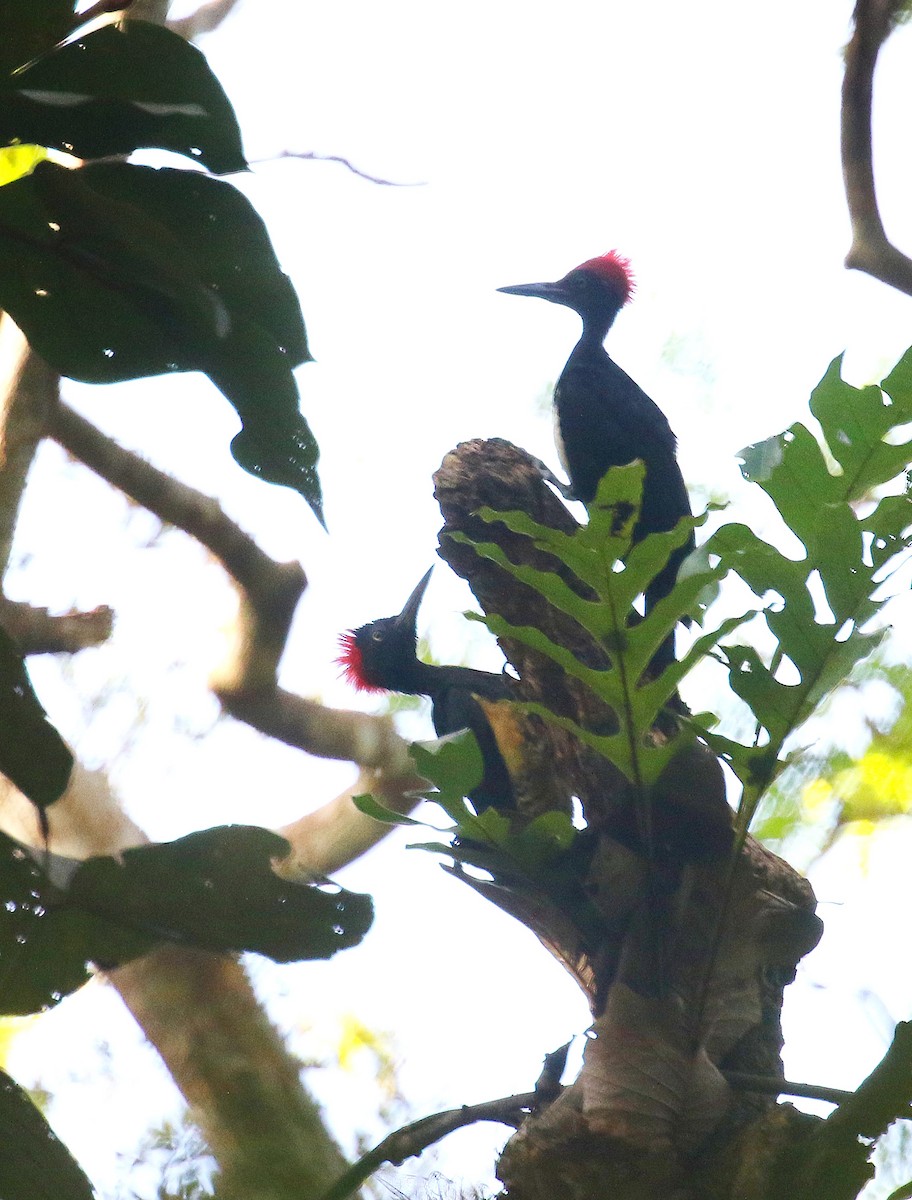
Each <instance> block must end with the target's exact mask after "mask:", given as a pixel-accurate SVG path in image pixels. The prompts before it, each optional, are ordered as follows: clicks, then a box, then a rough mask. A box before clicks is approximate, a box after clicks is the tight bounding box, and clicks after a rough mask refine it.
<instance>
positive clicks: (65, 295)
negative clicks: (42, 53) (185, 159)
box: [0, 163, 322, 521]
mask: <svg viewBox="0 0 912 1200" xmlns="http://www.w3.org/2000/svg"><path fill="white" fill-rule="evenodd" d="M0 244H2V248H3V253H4V262H5V269H4V271H3V272H2V273H0V306H2V307H3V308H5V309H7V310H8V311H9V312H10V314H11V315H12V316H13V317H14V319H15V320H16V321H17V323H18V324H19V325H20V326H21V327H22V329H23V330H24V332H25V334H26V336H27V337H28V339H29V341H30V342H31V344H32V345H33V346H34V347H35V349H36V350H37V351H38V353H39V354H41V355H42V357H44V358H45V359H47V361H48V362H50V363H51V364H52V365H53V366H54V367H56V368H57V369H58V370H59V371H60V372H61V373H62V374H64V375H69V376H71V377H72V378H74V379H79V380H82V381H84V382H87V383H110V382H115V381H120V380H126V379H136V378H138V377H140V376H145V375H156V374H161V373H162V372H167V371H192V370H198V371H204V372H205V373H206V374H207V375H208V376H209V377H210V378H211V379H212V381H213V382H214V383H215V384H216V386H217V387H218V388H220V389H221V391H222V392H223V393H224V394H225V396H226V397H227V398H228V399H229V400H230V401H231V403H232V404H233V405H234V407H235V409H236V410H237V412H238V414H239V416H240V418H241V422H242V425H243V428H242V430H241V432H240V433H239V434H238V435H237V436H236V437H235V438H234V441H233V442H232V451H233V453H234V455H235V458H236V459H237V460H238V462H239V463H240V464H241V466H243V467H244V468H245V470H247V471H250V472H251V473H252V474H254V475H257V476H258V477H260V478H262V479H264V480H266V481H268V482H271V483H279V484H282V485H284V486H287V487H292V488H294V489H295V490H296V491H299V492H300V493H301V494H302V495H303V496H304V498H305V499H306V500H307V501H308V503H309V504H310V505H311V507H312V508H313V509H314V511H315V513H316V514H317V516H318V518H319V519H320V520H321V521H322V509H321V497H320V485H319V480H318V477H317V472H316V462H317V455H318V451H317V446H316V442H315V441H314V438H313V435H312V434H311V432H310V429H309V428H308V425H307V422H306V421H305V420H304V418H303V417H302V416H301V413H300V411H299V407H298V401H299V397H298V390H297V384H296V382H295V378H294V375H293V374H292V368H293V367H295V366H297V365H298V364H300V363H302V362H306V361H308V360H309V358H310V355H309V353H308V349H307V340H306V335H305V331H304V323H303V320H302V318H301V310H300V306H299V304H298V300H297V296H296V295H295V292H294V289H293V287H292V286H291V283H290V281H289V280H288V278H287V276H286V275H284V274H283V273H282V271H281V268H280V267H279V264H278V261H277V259H276V256H275V253H274V251H273V249H272V246H271V244H270V242H269V237H268V235H267V233H266V229H265V227H264V225H263V222H262V221H261V220H260V218H259V217H258V216H257V214H256V212H255V211H254V210H253V208H252V207H251V205H250V204H249V202H248V201H247V200H246V199H245V198H244V196H242V195H241V193H240V192H238V191H237V189H236V188H233V187H232V186H231V185H230V184H227V183H223V182H221V181H220V180H216V179H212V178H211V177H209V176H207V175H202V174H199V173H197V172H189V171H175V170H171V169H163V170H153V169H152V168H150V167H135V166H130V165H128V164H124V163H105V164H101V163H99V164H95V165H94V166H88V167H85V168H82V169H81V170H78V171H67V170H65V169H63V168H62V167H58V166H55V165H53V164H51V163H42V164H40V165H39V166H38V167H37V168H36V170H35V171H34V173H33V174H32V175H30V176H28V177H27V178H25V179H20V180H17V181H16V182H14V183H11V184H8V185H7V186H6V187H4V188H0ZM182 432H183V430H179V431H177V433H176V436H181V434H182Z"/></svg>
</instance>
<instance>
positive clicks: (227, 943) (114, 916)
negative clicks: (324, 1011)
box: [0, 826, 372, 1014]
mask: <svg viewBox="0 0 912 1200" xmlns="http://www.w3.org/2000/svg"><path fill="white" fill-rule="evenodd" d="M287 851H288V843H287V842H286V841H285V839H284V838H281V837H279V836H278V835H277V834H274V833H271V832H270V831H269V830H266V829H260V828H256V827H247V826H224V827H221V828H216V829H208V830H205V831H203V832H201V833H194V834H190V835H189V836H188V837H185V838H180V839H178V840H177V841H175V842H166V843H163V844H161V845H155V846H142V847H139V848H137V849H132V850H126V851H124V852H123V854H121V855H120V856H119V857H118V858H108V857H98V858H90V859H87V860H86V861H85V862H76V861H74V860H71V859H65V858H61V857H59V856H57V855H53V854H50V855H41V856H40V862H39V861H36V859H34V858H33V857H32V856H31V855H29V854H28V853H27V852H26V851H25V850H24V848H23V847H21V846H19V845H18V844H17V843H16V842H14V841H13V840H12V839H11V838H9V837H7V836H6V835H3V834H0V888H2V895H3V896H4V897H5V904H4V905H3V906H0V1012H2V1013H6V1014H9V1013H28V1012H36V1011H38V1010H40V1009H42V1008H46V1007H47V1006H48V1005H50V1004H53V1003H56V1002H57V1001H58V1000H59V999H60V998H61V997H62V996H64V995H67V994H68V993H69V992H72V991H75V990H76V988H78V987H80V986H81V985H82V984H83V983H84V982H85V980H86V979H87V978H88V977H89V974H90V968H89V966H88V964H90V963H95V964H97V965H99V966H102V967H110V966H113V965H116V964H118V963H121V962H125V961H127V960H129V959H131V958H135V957H136V956H137V955H140V954H144V953H146V952H147V951H148V950H150V949H152V948H153V947H154V946H155V945H157V944H158V943H160V942H162V941H177V942H182V943H188V944H191V945H196V946H202V947H205V948H207V949H211V950H220V951H245V950H251V951H255V952H256V953H259V954H265V955H268V956H269V957H271V958H273V959H274V960H275V961H276V962H291V961H297V960H299V959H305V958H308V959H309V958H328V957H329V956H330V955H332V954H335V953H336V952H337V951H338V950H342V949H345V948H346V947H348V946H352V945H355V944H357V942H359V941H360V940H361V938H362V937H363V936H364V934H365V932H366V931H367V929H368V928H369V926H370V923H371V919H372V905H371V901H370V898H369V897H367V896H361V895H358V894H356V893H354V892H347V891H344V890H342V889H334V890H332V891H325V890H323V889H322V888H320V887H317V886H311V885H305V884H298V883H290V882H288V881H287V880H284V879H281V878H280V877H279V876H278V875H276V874H275V872H274V871H273V870H272V866H271V863H272V859H274V858H280V857H284V856H285V854H286V853H287Z"/></svg>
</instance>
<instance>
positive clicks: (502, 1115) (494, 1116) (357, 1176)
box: [321, 1092, 536, 1200]
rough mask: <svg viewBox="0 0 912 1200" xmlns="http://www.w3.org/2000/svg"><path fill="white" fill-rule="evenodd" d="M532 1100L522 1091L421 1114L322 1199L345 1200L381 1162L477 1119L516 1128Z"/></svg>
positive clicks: (397, 1161)
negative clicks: (433, 1112) (496, 1098)
mask: <svg viewBox="0 0 912 1200" xmlns="http://www.w3.org/2000/svg"><path fill="white" fill-rule="evenodd" d="M535 1101H536V1096H535V1092H523V1093H522V1094H520V1095H518V1096H503V1097H502V1098H501V1099H499V1100H486V1101H485V1102H484V1103H482V1104H463V1105H462V1107H461V1108H450V1109H447V1111H446V1112H442V1113H435V1114H434V1115H433V1116H430V1117H422V1118H421V1120H420V1121H414V1122H413V1123H412V1124H411V1125H405V1126H403V1128H402V1129H397V1130H396V1131H395V1132H394V1133H391V1134H390V1135H389V1136H388V1137H385V1138H384V1139H383V1141H382V1142H379V1143H378V1144H377V1145H376V1146H375V1147H374V1148H373V1150H371V1151H370V1152H369V1153H368V1154H365V1156H364V1157H363V1158H362V1159H360V1160H359V1161H358V1162H356V1163H355V1165H354V1166H353V1167H351V1168H350V1170H348V1171H346V1173H345V1174H344V1175H343V1176H342V1178H341V1179H340V1180H339V1182H338V1183H336V1184H335V1185H334V1186H333V1187H331V1188H330V1189H329V1191H328V1192H326V1193H325V1195H324V1196H323V1197H322V1198H321V1200H347V1198H348V1197H349V1196H350V1195H351V1194H352V1193H353V1192H354V1191H355V1189H356V1188H358V1187H360V1185H361V1184H362V1183H364V1181H365V1180H366V1179H368V1178H369V1177H370V1176H371V1175H373V1173H374V1172H375V1171H377V1170H378V1169H379V1168H380V1167H382V1166H383V1164H384V1163H392V1164H393V1165H394V1166H399V1164H400V1163H403V1162H405V1160H406V1159H407V1158H412V1157H413V1156H414V1155H416V1154H420V1153H421V1152H422V1150H426V1149H427V1147H428V1146H432V1145H433V1144H434V1143H435V1142H439V1141H440V1139H441V1138H444V1137H446V1136H447V1134H448V1133H453V1132H454V1131H455V1130H457V1129H462V1128H463V1126H464V1125H473V1124H474V1123H475V1122H476V1121H497V1122H499V1123H500V1124H501V1125H512V1126H513V1128H514V1129H515V1128H517V1126H518V1125H519V1124H520V1123H521V1122H522V1120H523V1118H524V1117H525V1115H526V1114H527V1113H528V1112H529V1111H530V1110H531V1109H532V1108H533V1107H534V1105H535Z"/></svg>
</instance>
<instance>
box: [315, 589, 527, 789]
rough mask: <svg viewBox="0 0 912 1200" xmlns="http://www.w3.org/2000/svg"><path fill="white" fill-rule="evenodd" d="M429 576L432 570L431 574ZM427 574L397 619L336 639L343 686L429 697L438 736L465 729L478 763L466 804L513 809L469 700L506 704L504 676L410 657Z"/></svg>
mask: <svg viewBox="0 0 912 1200" xmlns="http://www.w3.org/2000/svg"><path fill="white" fill-rule="evenodd" d="M431 571H433V567H432V568H431ZM431 571H428V572H427V574H426V575H425V576H424V578H423V579H422V580H421V582H420V583H419V584H418V586H417V587H416V588H415V590H414V591H413V592H412V594H411V596H409V598H408V600H406V602H405V607H404V608H403V610H402V612H401V613H399V615H398V616H395V617H381V618H380V619H379V620H377V621H371V622H369V623H368V624H367V625H362V626H361V627H360V629H353V630H350V631H349V632H348V633H344V634H342V636H341V638H340V639H339V642H340V646H341V654H340V655H339V658H338V660H337V661H338V663H339V665H340V666H341V667H342V668H343V674H344V676H345V678H346V679H347V680H348V681H349V683H351V684H353V685H354V686H355V687H356V688H359V689H360V690H361V691H369V692H381V691H387V692H407V693H409V694H411V695H415V696H429V697H430V699H431V705H432V708H431V716H432V719H433V721H434V728H435V729H436V731H437V734H438V736H440V737H442V736H444V735H445V734H447V733H455V732H456V731H457V730H458V729H471V731H472V733H474V734H475V737H476V738H477V739H478V745H479V747H480V749H481V754H482V758H483V760H484V776H483V778H482V781H481V783H480V784H479V785H478V787H477V788H475V790H474V791H473V792H472V793H470V795H469V799H470V800H471V801H472V803H473V804H474V805H475V808H476V810H477V811H478V812H481V810H482V809H485V808H500V809H513V808H515V807H516V800H515V795H514V791H513V785H512V783H511V781H510V775H509V772H508V771H507V768H506V765H505V763H504V760H503V758H502V757H501V754H500V751H499V750H498V748H497V741H496V739H495V737H494V734H493V732H492V730H491V727H490V725H489V724H488V721H487V719H486V717H485V715H484V713H483V712H482V710H481V706H480V705H479V704H478V701H477V700H476V699H475V696H482V697H483V698H484V699H485V700H510V699H512V698H513V692H512V689H511V687H510V682H509V679H508V677H507V676H506V675H495V674H493V673H492V672H490V671H475V670H473V669H471V668H469V667H439V666H435V665H434V664H433V663H426V662H422V661H421V659H420V658H419V657H418V654H417V651H416V643H417V619H418V608H419V606H420V604H421V599H422V597H423V596H424V591H425V588H426V587H427V585H428V581H429V579H430V578H431Z"/></svg>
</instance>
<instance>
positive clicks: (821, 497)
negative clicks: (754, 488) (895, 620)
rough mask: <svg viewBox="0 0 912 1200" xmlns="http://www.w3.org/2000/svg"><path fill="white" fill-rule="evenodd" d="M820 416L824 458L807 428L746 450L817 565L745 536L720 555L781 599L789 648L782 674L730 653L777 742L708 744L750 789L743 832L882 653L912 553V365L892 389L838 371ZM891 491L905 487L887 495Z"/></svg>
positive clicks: (745, 692)
mask: <svg viewBox="0 0 912 1200" xmlns="http://www.w3.org/2000/svg"><path fill="white" fill-rule="evenodd" d="M810 408H811V413H812V415H813V416H814V417H815V418H816V419H817V421H818V422H819V425H820V429H821V433H822V437H823V444H822V445H821V444H820V443H818V441H817V439H816V438H815V437H814V435H813V434H812V433H811V431H810V430H809V429H808V428H807V426H806V425H804V424H803V423H800V422H799V423H796V424H794V425H792V426H791V427H790V428H789V429H788V430H786V431H785V432H784V433H782V434H780V435H778V436H777V437H774V438H770V439H768V440H767V441H765V442H761V443H758V444H757V445H755V446H751V447H749V448H748V449H747V450H745V451H744V452H743V467H742V471H743V473H744V475H745V477H746V478H747V479H749V480H751V482H754V483H757V484H759V485H760V486H761V487H762V488H763V489H764V491H765V492H766V493H767V494H768V495H769V497H770V499H771V500H772V501H773V503H774V504H775V505H776V507H777V509H778V510H779V513H780V516H781V517H782V519H783V521H784V523H785V525H786V526H787V527H788V529H789V530H790V531H791V532H792V533H793V534H794V535H795V536H796V537H797V538H798V539H799V541H800V542H801V543H802V545H803V546H804V550H805V554H804V557H803V558H801V559H797V560H795V559H791V558H788V557H786V555H784V554H783V553H782V552H781V551H780V550H778V549H777V548H776V547H774V546H772V545H770V544H769V543H768V542H765V541H764V540H763V539H762V538H760V537H758V535H757V534H756V533H755V532H754V531H753V530H752V529H749V528H748V527H747V526H745V525H726V526H723V527H722V528H721V529H720V530H718V531H717V532H716V534H715V535H714V536H713V537H712V538H711V539H710V541H709V544H708V547H707V549H708V551H709V552H710V553H717V554H718V555H719V560H720V563H722V564H723V565H725V566H726V567H728V568H730V569H731V570H733V571H734V572H736V573H737V574H738V575H740V576H741V578H742V579H744V580H745V581H746V582H747V583H748V585H749V586H750V587H751V588H752V589H753V591H754V592H755V593H756V594H757V595H758V596H768V595H769V594H770V593H773V595H774V601H773V603H772V604H770V605H768V606H767V608H766V609H765V611H764V617H765V620H766V624H767V626H768V628H769V631H770V633H771V634H772V635H773V637H774V639H775V649H774V651H773V654H772V657H771V660H770V662H769V663H765V662H763V661H762V660H761V658H760V656H759V654H758V653H757V651H756V650H755V649H753V648H752V647H747V646H743V647H729V648H727V649H726V650H725V651H724V655H725V659H726V665H727V666H728V669H729V679H730V682H731V686H732V689H733V690H734V692H735V693H736V694H737V695H738V696H740V697H741V699H743V700H744V701H746V703H747V704H748V705H749V707H750V709H751V712H752V713H753V715H754V717H755V718H756V720H757V723H758V726H759V729H760V730H761V731H762V737H763V739H764V740H763V741H760V740H758V741H757V742H756V743H755V744H754V745H752V746H743V745H739V744H737V743H735V742H732V741H730V740H728V739H722V738H719V737H718V736H715V735H713V734H709V733H708V734H707V737H708V740H709V741H710V744H711V745H712V746H713V748H714V749H716V750H718V751H720V752H721V753H722V756H723V757H724V758H725V760H726V761H727V762H728V763H729V764H730V766H731V767H732V769H733V770H734V771H735V773H736V775H737V776H738V778H739V779H740V781H741V783H742V786H743V788H744V791H743V795H742V801H741V806H740V809H739V825H740V828H741V831H742V832H746V830H747V827H748V824H749V823H750V820H751V818H752V817H753V815H754V812H755V811H756V808H757V804H758V803H759V800H760V798H761V796H762V795H763V793H764V791H765V790H766V788H767V787H768V786H769V784H770V783H771V782H772V781H773V780H774V779H775V778H776V775H777V774H778V773H779V771H780V770H781V769H782V767H783V766H784V765H785V762H787V761H788V760H787V757H786V758H783V757H782V752H783V747H784V746H785V743H786V741H787V740H788V739H789V738H790V737H791V736H793V735H794V734H795V732H796V731H797V730H799V729H800V728H801V726H802V725H803V724H804V722H805V721H806V720H807V719H808V717H810V716H811V714H812V713H813V711H814V710H815V709H816V707H817V706H818V704H819V703H820V702H821V700H822V699H823V698H824V697H825V696H826V695H828V694H829V693H831V692H832V691H833V690H834V689H835V688H837V687H838V686H839V685H840V684H842V683H843V682H844V681H845V680H846V678H847V677H848V676H849V674H850V672H851V671H852V669H853V667H854V666H855V664H856V663H858V662H859V661H860V660H861V659H862V658H864V657H865V656H866V655H868V654H869V653H870V652H871V651H872V650H873V649H874V648H875V647H876V646H877V645H878V644H879V642H880V641H881V639H882V637H883V635H884V632H885V629H886V626H885V625H884V623H883V622H882V621H879V620H878V617H879V615H880V612H881V609H882V607H883V605H884V603H885V602H886V599H887V598H888V596H889V592H888V590H887V589H885V588H884V586H883V585H884V584H885V583H886V582H887V581H888V579H889V577H890V574H891V572H892V570H893V569H895V567H896V560H897V558H898V556H901V555H903V554H904V553H905V552H907V551H908V548H909V545H910V538H909V530H910V526H912V498H910V495H909V491H908V487H907V485H906V481H905V479H904V477H903V475H902V474H899V473H904V472H905V470H906V467H907V465H908V462H909V460H910V458H912V443H909V442H901V441H900V440H899V438H898V435H899V434H900V433H901V430H902V426H904V425H906V424H907V423H908V422H909V421H910V419H912V352H907V353H906V354H905V355H904V356H903V358H902V359H901V360H900V362H899V363H898V364H897V366H896V367H895V368H894V370H893V371H891V372H890V374H889V375H888V376H887V377H886V378H885V379H884V380H883V382H882V384H881V386H880V387H875V386H870V387H866V388H855V387H852V386H851V385H850V384H848V383H846V382H845V381H844V380H843V379H842V378H841V375H840V360H839V359H836V360H835V361H834V362H833V363H832V364H831V365H830V367H829V369H828V370H827V372H826V374H825V375H824V377H823V379H822V380H821V382H820V384H819V385H818V387H817V388H816V389H815V390H814V392H813V394H812V396H811V402H810ZM827 455H829V458H830V462H832V463H833V464H834V466H835V469H831V467H830V465H829V463H828V460H827ZM884 484H890V485H891V488H890V490H889V491H888V492H887V494H885V495H881V494H880V493H879V489H880V488H881V487H882V486H883V485H884ZM900 488H901V489H902V490H898V489H900ZM821 588H822V591H823V597H822V598H821V597H820V589H821ZM786 673H790V674H791V676H792V677H794V676H795V675H797V677H798V678H797V680H794V678H792V680H791V681H790V680H789V679H788V678H783V676H784V675H785V674H786Z"/></svg>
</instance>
